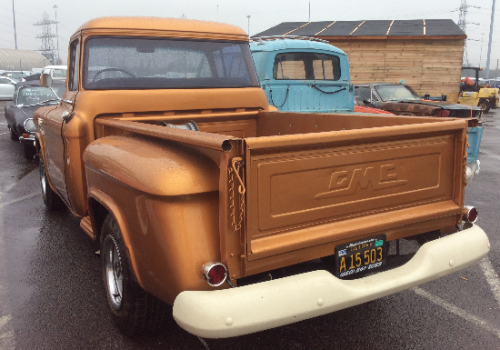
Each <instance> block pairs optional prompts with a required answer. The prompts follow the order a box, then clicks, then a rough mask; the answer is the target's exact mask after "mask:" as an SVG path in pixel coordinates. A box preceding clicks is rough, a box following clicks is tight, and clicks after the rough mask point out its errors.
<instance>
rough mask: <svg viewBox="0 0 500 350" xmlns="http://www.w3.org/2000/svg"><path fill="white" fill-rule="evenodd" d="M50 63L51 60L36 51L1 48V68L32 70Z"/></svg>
mask: <svg viewBox="0 0 500 350" xmlns="http://www.w3.org/2000/svg"><path fill="white" fill-rule="evenodd" d="M49 64H50V61H49V60H48V59H47V58H45V57H44V56H42V55H41V54H40V53H38V52H36V51H28V50H14V49H1V48H0V69H1V70H13V71H19V70H24V71H30V70H32V69H33V68H43V67H45V66H47V65H49Z"/></svg>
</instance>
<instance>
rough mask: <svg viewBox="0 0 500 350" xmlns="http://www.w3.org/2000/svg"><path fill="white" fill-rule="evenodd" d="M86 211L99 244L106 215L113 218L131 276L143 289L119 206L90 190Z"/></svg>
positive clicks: (103, 195)
mask: <svg viewBox="0 0 500 350" xmlns="http://www.w3.org/2000/svg"><path fill="white" fill-rule="evenodd" d="M87 204H88V211H89V217H90V222H91V225H92V230H93V232H94V233H95V240H96V241H97V242H100V239H101V230H102V227H103V225H104V221H105V219H106V216H107V215H108V214H111V215H113V216H114V218H115V220H116V222H117V223H118V227H120V232H121V234H122V238H123V243H124V244H125V248H126V251H127V258H128V261H129V262H130V266H131V268H132V271H133V274H134V277H135V279H136V280H137V282H138V283H139V285H140V286H141V287H142V288H144V284H143V282H142V280H141V276H140V274H139V273H138V272H139V271H138V267H137V259H136V256H135V254H134V250H133V249H132V244H131V239H130V232H129V230H128V226H127V224H126V220H125V214H124V213H123V211H122V210H121V209H120V206H119V205H118V204H117V203H116V202H115V201H114V200H113V198H111V197H110V196H108V195H106V194H104V193H102V192H100V191H96V190H92V189H91V190H90V191H89V194H88V199H87Z"/></svg>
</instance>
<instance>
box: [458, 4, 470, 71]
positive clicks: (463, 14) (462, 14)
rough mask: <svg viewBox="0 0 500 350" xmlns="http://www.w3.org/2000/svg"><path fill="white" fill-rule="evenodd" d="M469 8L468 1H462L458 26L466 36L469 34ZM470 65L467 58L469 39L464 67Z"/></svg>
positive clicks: (465, 44) (465, 45)
mask: <svg viewBox="0 0 500 350" xmlns="http://www.w3.org/2000/svg"><path fill="white" fill-rule="evenodd" d="M468 7H469V6H468V5H467V0H462V3H461V4H460V8H459V10H460V15H459V17H458V26H459V27H460V29H462V30H463V32H464V33H465V34H467V31H466V29H467V19H466V17H467V8H468ZM468 65H469V58H468V57H467V39H465V40H464V66H468Z"/></svg>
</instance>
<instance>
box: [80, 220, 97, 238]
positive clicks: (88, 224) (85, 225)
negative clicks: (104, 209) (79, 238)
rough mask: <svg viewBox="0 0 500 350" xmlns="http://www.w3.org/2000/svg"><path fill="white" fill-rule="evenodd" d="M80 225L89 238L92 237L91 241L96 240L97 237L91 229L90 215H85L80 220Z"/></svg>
mask: <svg viewBox="0 0 500 350" xmlns="http://www.w3.org/2000/svg"><path fill="white" fill-rule="evenodd" d="M80 227H81V228H82V230H83V231H84V232H85V233H86V234H87V235H89V237H90V238H92V240H93V241H95V240H96V238H97V237H96V235H95V234H94V231H93V230H92V223H91V222H90V216H86V217H84V218H83V219H82V220H81V221H80Z"/></svg>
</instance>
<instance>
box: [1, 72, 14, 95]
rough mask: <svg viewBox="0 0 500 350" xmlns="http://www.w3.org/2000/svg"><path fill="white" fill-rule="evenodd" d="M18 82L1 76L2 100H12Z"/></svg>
mask: <svg viewBox="0 0 500 350" xmlns="http://www.w3.org/2000/svg"><path fill="white" fill-rule="evenodd" d="M16 84H17V81H15V80H14V79H11V78H9V77H4V76H0V100H12V99H13V98H14V89H15V85H16Z"/></svg>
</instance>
